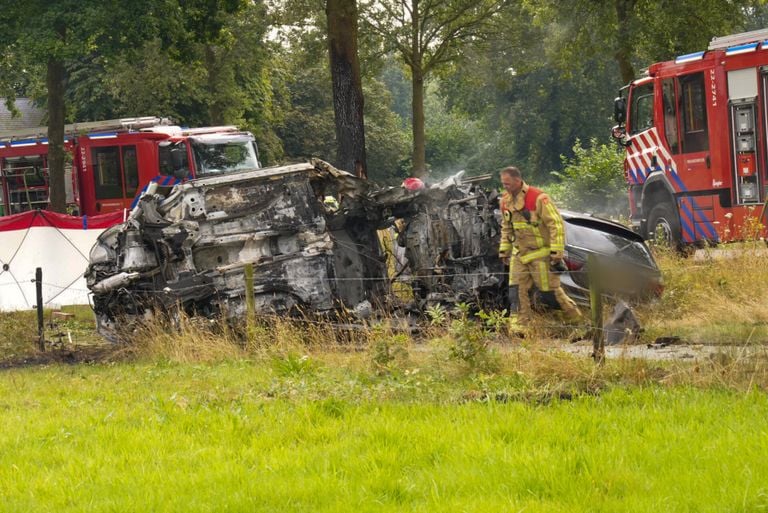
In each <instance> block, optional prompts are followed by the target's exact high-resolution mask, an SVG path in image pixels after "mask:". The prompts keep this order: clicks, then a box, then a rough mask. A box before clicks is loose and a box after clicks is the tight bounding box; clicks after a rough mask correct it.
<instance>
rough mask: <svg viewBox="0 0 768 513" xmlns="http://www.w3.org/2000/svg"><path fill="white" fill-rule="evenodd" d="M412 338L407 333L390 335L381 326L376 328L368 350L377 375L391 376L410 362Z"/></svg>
mask: <svg viewBox="0 0 768 513" xmlns="http://www.w3.org/2000/svg"><path fill="white" fill-rule="evenodd" d="M409 344H410V338H409V337H408V335H407V334H405V333H398V334H393V333H388V332H387V331H386V330H384V329H383V327H381V326H375V327H374V328H373V331H372V333H371V342H370V346H369V349H368V352H369V355H370V359H371V366H372V367H373V370H374V372H376V373H377V374H380V375H382V374H389V373H390V372H392V371H393V370H395V369H398V368H402V366H403V365H404V364H405V363H406V362H407V360H408V345H409Z"/></svg>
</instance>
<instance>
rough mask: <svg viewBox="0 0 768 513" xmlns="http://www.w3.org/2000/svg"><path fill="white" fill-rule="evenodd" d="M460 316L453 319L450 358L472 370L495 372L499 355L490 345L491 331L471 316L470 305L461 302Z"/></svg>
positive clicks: (459, 307) (450, 335) (450, 334)
mask: <svg viewBox="0 0 768 513" xmlns="http://www.w3.org/2000/svg"><path fill="white" fill-rule="evenodd" d="M456 306H457V307H458V309H459V317H458V318H457V319H454V320H453V321H451V327H450V329H449V338H450V341H451V344H450V346H449V347H448V354H449V356H450V358H452V359H454V360H456V361H458V362H461V363H462V364H464V365H466V366H467V367H468V369H469V370H471V371H472V372H484V373H488V372H495V371H497V370H498V368H499V359H498V355H497V354H496V352H495V351H494V350H492V349H491V347H490V342H491V333H490V332H489V330H488V329H487V328H486V327H485V326H483V325H482V324H479V323H477V322H476V321H475V320H474V319H472V318H471V317H470V305H468V304H466V303H460V304H458V305H456Z"/></svg>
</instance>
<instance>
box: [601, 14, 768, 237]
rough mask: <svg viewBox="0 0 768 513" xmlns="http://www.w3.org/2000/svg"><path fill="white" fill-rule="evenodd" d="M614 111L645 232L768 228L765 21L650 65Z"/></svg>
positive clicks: (633, 203)
mask: <svg viewBox="0 0 768 513" xmlns="http://www.w3.org/2000/svg"><path fill="white" fill-rule="evenodd" d="M614 115H615V118H616V122H617V123H619V125H618V126H616V127H614V129H613V135H614V137H616V138H617V139H619V140H620V142H621V143H622V144H623V145H624V146H626V155H625V159H624V173H625V176H626V179H627V182H628V184H629V199H630V212H631V221H632V224H633V226H634V227H635V228H636V229H637V230H638V231H639V232H640V233H641V234H643V235H644V236H647V237H648V238H654V237H658V236H662V237H666V238H668V239H669V241H670V242H672V243H675V244H680V243H694V242H703V241H728V240H736V239H743V238H745V237H747V236H750V235H751V236H754V235H762V236H764V235H765V231H764V228H762V229H761V228H760V223H762V224H763V226H765V224H766V223H765V204H766V203H765V202H766V197H768V191H766V172H767V171H768V169H767V167H766V164H767V162H768V29H764V30H758V31H753V32H746V33H742V34H736V35H732V36H725V37H717V38H714V39H713V40H712V41H711V43H710V44H709V48H708V49H707V50H706V51H701V52H696V53H691V54H687V55H682V56H680V57H678V58H676V59H675V60H674V61H668V62H660V63H656V64H653V65H651V66H650V67H649V68H648V71H647V72H646V73H645V74H644V76H643V77H641V78H639V79H637V80H635V81H633V82H632V83H630V84H629V85H628V86H626V87H625V88H623V89H622V94H621V95H620V96H619V98H617V99H616V101H615V105H614ZM625 121H626V126H625V125H624V122H625ZM750 230H752V231H753V232H754V230H757V233H756V234H755V233H748V232H749V231H750Z"/></svg>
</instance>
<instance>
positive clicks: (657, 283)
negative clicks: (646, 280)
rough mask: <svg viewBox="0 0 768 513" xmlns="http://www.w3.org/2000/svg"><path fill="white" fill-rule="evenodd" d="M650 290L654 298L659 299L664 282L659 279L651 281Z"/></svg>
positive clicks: (662, 291)
mask: <svg viewBox="0 0 768 513" xmlns="http://www.w3.org/2000/svg"><path fill="white" fill-rule="evenodd" d="M651 290H652V291H653V294H654V295H655V296H656V297H661V295H662V294H663V293H664V281H663V280H662V279H661V278H660V277H659V278H656V279H655V280H653V283H652V284H651Z"/></svg>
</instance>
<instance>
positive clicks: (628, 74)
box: [613, 0, 635, 84]
mask: <svg viewBox="0 0 768 513" xmlns="http://www.w3.org/2000/svg"><path fill="white" fill-rule="evenodd" d="M614 6H615V8H616V19H617V21H618V29H619V30H618V33H617V41H616V43H617V50H616V53H614V55H613V57H614V59H616V62H617V64H618V65H619V73H621V80H622V82H624V83H625V84H628V83H630V82H631V81H633V80H634V79H635V68H634V66H632V45H633V44H635V37H634V36H635V31H634V30H633V23H632V16H633V11H634V9H635V0H615V2H614Z"/></svg>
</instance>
